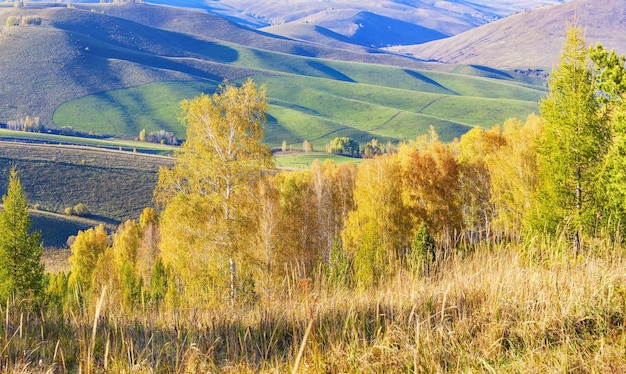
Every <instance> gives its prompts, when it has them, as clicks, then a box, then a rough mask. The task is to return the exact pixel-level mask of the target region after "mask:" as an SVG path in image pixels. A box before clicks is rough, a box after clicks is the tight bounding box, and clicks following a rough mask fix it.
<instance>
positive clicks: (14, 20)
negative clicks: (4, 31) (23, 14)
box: [6, 16, 20, 27]
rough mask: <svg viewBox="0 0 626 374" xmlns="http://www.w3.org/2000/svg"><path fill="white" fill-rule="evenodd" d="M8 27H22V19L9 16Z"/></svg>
mask: <svg viewBox="0 0 626 374" xmlns="http://www.w3.org/2000/svg"><path fill="white" fill-rule="evenodd" d="M6 25H7V27H11V26H19V25H20V17H17V16H9V17H7V23H6Z"/></svg>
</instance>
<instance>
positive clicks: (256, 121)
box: [156, 80, 272, 300]
mask: <svg viewBox="0 0 626 374" xmlns="http://www.w3.org/2000/svg"><path fill="white" fill-rule="evenodd" d="M181 106H182V115H181V118H180V120H181V121H182V122H183V123H184V124H185V125H186V126H187V140H186V141H185V143H184V144H183V145H182V147H181V149H180V151H179V152H177V153H176V156H175V158H176V162H175V165H174V166H173V167H172V168H171V169H166V168H163V169H161V170H160V172H159V181H158V185H157V189H156V198H157V201H158V202H159V203H160V204H161V205H162V206H163V208H164V209H163V212H162V217H161V233H162V243H161V249H162V255H163V259H164V262H165V263H166V264H168V265H171V266H172V267H173V268H174V269H175V271H176V273H177V274H178V276H179V277H180V280H181V281H182V284H183V286H184V287H185V288H186V290H185V291H186V292H191V293H194V292H196V291H197V292H201V291H200V290H199V289H198V287H205V285H206V284H213V285H215V286H216V288H217V289H223V287H220V284H221V285H224V284H228V286H229V287H228V288H229V290H230V291H229V294H230V299H231V300H235V298H236V295H237V287H238V282H237V275H238V268H237V264H238V263H239V264H240V265H241V264H245V259H246V256H247V252H248V251H249V250H250V248H252V247H253V245H252V242H253V241H254V238H253V235H251V233H254V231H255V225H256V222H257V220H256V219H255V217H256V213H255V212H254V209H256V204H254V191H256V189H255V184H256V183H257V182H258V181H259V180H260V178H261V174H262V172H263V170H264V169H266V168H268V167H270V166H272V154H271V150H270V149H269V148H268V147H267V146H265V145H264V144H263V143H262V142H261V141H262V138H263V133H264V130H263V125H264V122H265V110H266V93H265V88H264V87H263V86H261V87H257V86H256V85H255V84H254V82H253V81H252V80H247V81H245V82H244V83H243V84H242V85H241V86H239V87H237V86H235V85H233V84H226V83H225V84H222V85H221V86H220V87H219V88H218V90H217V92H215V93H214V94H213V95H206V94H203V95H201V96H198V97H196V98H194V99H191V100H185V101H183V102H182V103H181ZM226 269H228V270H226ZM225 273H229V277H228V278H229V279H228V280H225V279H224V278H225V277H224V274H225Z"/></svg>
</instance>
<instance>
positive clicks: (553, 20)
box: [388, 0, 626, 69]
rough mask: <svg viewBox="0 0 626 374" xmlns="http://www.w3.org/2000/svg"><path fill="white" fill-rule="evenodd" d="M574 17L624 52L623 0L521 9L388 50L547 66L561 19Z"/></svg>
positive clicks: (561, 31) (558, 40)
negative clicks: (450, 33) (440, 36)
mask: <svg viewBox="0 0 626 374" xmlns="http://www.w3.org/2000/svg"><path fill="white" fill-rule="evenodd" d="M576 19H578V21H579V22H580V25H581V26H582V28H583V29H584V31H585V34H586V41H587V43H588V44H595V43H598V42H601V43H602V44H603V45H604V46H605V47H606V48H608V49H612V48H614V49H615V50H616V51H617V52H618V53H620V54H623V53H626V33H625V32H624V30H626V1H624V0H603V1H597V0H572V1H569V2H566V3H562V4H557V5H550V6H545V7H540V8H537V9H535V10H532V11H527V12H521V13H518V14H515V15H512V16H510V17H507V18H505V19H502V20H499V21H496V22H492V23H489V24H486V25H483V26H481V27H477V28H475V29H472V30H469V31H467V32H464V33H462V34H459V35H456V36H453V37H450V38H447V39H445V40H439V41H433V42H430V43H426V44H421V45H414V46H401V47H393V48H389V49H388V50H390V51H393V52H396V53H401V54H406V55H410V56H414V57H416V58H420V59H425V60H430V61H438V62H443V63H447V64H474V65H483V66H490V67H494V68H498V69H516V68H518V69H525V68H544V69H550V67H551V66H552V65H553V64H555V63H556V62H557V61H558V56H559V53H560V50H561V46H562V45H563V42H564V41H565V30H566V27H567V22H573V21H574V20H576Z"/></svg>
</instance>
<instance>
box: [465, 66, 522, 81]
mask: <svg viewBox="0 0 626 374" xmlns="http://www.w3.org/2000/svg"><path fill="white" fill-rule="evenodd" d="M470 67H472V68H474V69H476V70H479V71H481V72H484V73H487V77H489V78H495V79H513V77H512V76H511V74H509V73H506V72H504V71H502V70H498V69H494V68H490V67H488V66H483V65H470Z"/></svg>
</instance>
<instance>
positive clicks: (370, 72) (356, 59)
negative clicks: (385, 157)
mask: <svg viewBox="0 0 626 374" xmlns="http://www.w3.org/2000/svg"><path fill="white" fill-rule="evenodd" d="M11 15H13V16H20V15H32V16H38V17H41V19H42V22H41V25H40V26H14V27H5V28H4V29H3V32H2V33H0V69H2V71H3V72H5V74H3V76H2V77H0V85H2V86H5V87H11V89H7V90H0V103H2V106H1V107H0V123H2V122H6V121H9V120H12V119H16V118H20V117H21V116H25V115H31V116H39V117H41V118H42V119H43V120H44V123H45V124H47V125H55V126H58V127H62V126H71V127H73V128H75V129H78V130H82V131H86V132H92V133H96V134H106V135H111V136H118V137H119V136H122V137H128V138H134V137H137V136H138V133H139V131H141V130H142V129H144V128H145V129H146V130H147V131H148V132H150V131H156V130H161V129H163V130H166V131H171V132H173V133H175V134H176V135H178V136H179V137H180V138H184V135H185V134H184V129H183V128H182V127H181V126H180V124H179V123H178V121H177V114H178V111H179V102H180V100H182V99H184V98H189V97H193V96H195V95H197V94H199V93H201V92H212V90H214V89H215V87H216V85H217V84H218V83H219V82H221V81H222V80H224V79H228V80H230V81H233V82H237V81H240V80H243V79H245V78H247V77H253V78H254V80H255V81H257V82H259V83H264V84H266V85H267V88H268V95H269V102H270V108H269V113H268V115H269V116H268V119H269V120H268V127H267V131H266V141H267V142H268V143H269V144H270V145H272V146H277V145H279V144H280V143H281V142H282V141H283V140H286V141H287V142H288V143H290V144H297V143H301V142H302V141H303V140H305V139H306V140H310V141H311V142H312V143H313V145H314V146H315V147H316V148H320V147H323V145H324V144H326V143H328V141H329V140H331V139H332V138H333V137H335V136H351V137H353V138H355V139H357V140H358V141H359V142H366V141H368V140H370V139H372V138H378V139H380V140H384V141H387V140H391V141H401V140H408V139H413V138H415V137H416V136H418V135H420V134H423V133H425V132H426V131H427V129H428V128H429V126H431V125H432V126H434V127H435V128H436V129H437V131H438V132H439V133H440V136H441V138H442V139H444V140H452V139H453V138H455V137H458V136H459V135H460V134H462V133H464V132H465V131H467V130H468V129H469V128H470V127H472V126H492V125H493V124H496V123H501V122H503V121H504V120H505V119H506V118H508V117H511V116H515V117H521V118H525V117H526V115H528V114H529V113H531V112H534V111H536V109H537V106H536V102H537V99H538V98H540V97H541V96H542V95H543V87H542V86H541V85H530V84H528V83H527V82H525V81H523V80H522V79H521V76H516V75H514V74H512V73H509V72H502V71H490V72H489V74H486V72H485V71H484V70H481V69H472V68H467V69H458V68H457V67H454V66H445V65H439V64H427V63H424V62H420V61H417V60H414V59H410V58H405V57H400V56H396V55H392V54H385V53H365V52H362V51H358V50H354V49H352V50H348V49H340V48H330V47H325V46H322V45H319V44H314V43H307V42H302V41H296V40H290V39H287V38H284V37H277V36H274V35H270V34H266V33H263V32H259V31H255V30H249V29H246V28H243V27H241V26H239V25H237V24H234V23H232V22H230V21H227V20H225V19H222V18H219V17H217V16H214V15H210V14H207V13H203V12H198V11H189V10H184V9H181V8H173V7H163V6H154V5H147V4H85V5H77V6H76V7H75V8H72V7H70V8H68V7H63V6H50V7H43V6H41V7H40V8H36V7H34V6H33V7H26V8H21V9H14V8H0V22H3V24H4V22H5V21H6V18H7V17H8V16H11ZM181 19H184V22H181ZM8 51H11V53H9V52H8ZM455 69H457V70H456V71H455ZM33 92H39V94H38V95H33V94H32V93H33ZM485 99H486V100H485Z"/></svg>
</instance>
